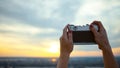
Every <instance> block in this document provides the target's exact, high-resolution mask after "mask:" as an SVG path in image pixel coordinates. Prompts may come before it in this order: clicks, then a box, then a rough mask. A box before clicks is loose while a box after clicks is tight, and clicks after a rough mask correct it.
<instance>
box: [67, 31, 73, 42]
mask: <svg viewBox="0 0 120 68" xmlns="http://www.w3.org/2000/svg"><path fill="white" fill-rule="evenodd" d="M68 39H69V41H70V42H73V40H72V32H71V31H70V32H69V33H68Z"/></svg>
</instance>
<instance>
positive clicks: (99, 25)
mask: <svg viewBox="0 0 120 68" xmlns="http://www.w3.org/2000/svg"><path fill="white" fill-rule="evenodd" d="M92 24H95V25H97V26H98V28H99V30H100V31H101V30H103V29H104V27H103V25H102V23H101V21H93V23H92Z"/></svg>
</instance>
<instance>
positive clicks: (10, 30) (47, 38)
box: [0, 0, 120, 56]
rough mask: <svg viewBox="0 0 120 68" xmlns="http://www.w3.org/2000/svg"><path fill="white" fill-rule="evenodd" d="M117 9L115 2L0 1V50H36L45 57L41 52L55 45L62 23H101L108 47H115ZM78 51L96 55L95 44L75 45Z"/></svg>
mask: <svg viewBox="0 0 120 68" xmlns="http://www.w3.org/2000/svg"><path fill="white" fill-rule="evenodd" d="M119 8H120V1H119V0H97V1H96V0H74V1H73V0H10V1H9V0H0V41H1V42H0V44H1V45H0V47H2V46H4V45H5V46H6V47H9V48H8V49H10V50H11V54H12V52H13V51H15V50H16V51H17V50H19V52H20V50H26V53H25V54H27V53H32V51H33V52H34V51H35V52H36V51H39V48H40V49H41V50H40V52H42V51H43V52H44V53H46V54H47V53H48V52H45V51H47V48H49V47H50V46H51V44H53V43H57V44H56V45H59V37H60V35H61V34H62V29H63V27H64V26H65V25H66V24H68V23H72V24H80V25H84V24H88V23H91V22H92V21H93V20H101V21H102V23H103V25H104V26H105V28H106V30H107V32H108V36H109V40H110V43H111V46H112V48H119V47H120V46H119V42H120V36H119V34H120V28H119V25H120V24H119V21H120V20H119V18H120V13H119V12H120V10H119ZM9 45H10V46H9ZM2 48H3V47H2ZM32 48H33V49H32ZM37 48H38V49H37ZM42 48H43V50H42ZM12 49H13V50H12ZM29 50H31V52H28V51H29ZM48 50H49V49H48ZM80 50H81V51H83V52H81V53H84V54H85V53H86V52H84V51H90V54H92V55H93V53H94V54H96V55H98V54H99V52H95V51H98V47H97V45H95V46H91V45H90V46H75V51H78V52H79V51H80ZM118 50H119V49H117V51H118ZM91 51H93V52H91ZM37 53H38V52H36V54H34V55H35V56H37ZM97 53H98V54H97ZM117 53H118V52H117ZM0 54H2V53H0ZM5 54H6V53H5ZM25 54H24V55H25ZM21 55H22V53H21ZM29 56H31V55H29ZM40 56H42V55H40ZM51 56H52V54H51Z"/></svg>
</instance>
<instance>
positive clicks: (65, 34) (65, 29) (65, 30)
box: [63, 25, 68, 38]
mask: <svg viewBox="0 0 120 68" xmlns="http://www.w3.org/2000/svg"><path fill="white" fill-rule="evenodd" d="M67 26H68V25H66V26H65V27H64V29H63V36H64V37H65V38H67Z"/></svg>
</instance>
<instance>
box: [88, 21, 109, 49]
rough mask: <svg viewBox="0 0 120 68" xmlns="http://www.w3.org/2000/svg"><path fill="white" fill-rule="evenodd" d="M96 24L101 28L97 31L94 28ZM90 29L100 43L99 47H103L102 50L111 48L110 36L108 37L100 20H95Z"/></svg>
mask: <svg viewBox="0 0 120 68" xmlns="http://www.w3.org/2000/svg"><path fill="white" fill-rule="evenodd" d="M94 24H95V25H97V26H98V28H99V30H98V31H96V29H95V28H94V26H93V25H94ZM90 30H91V31H92V32H93V34H94V37H95V41H96V43H97V44H98V45H99V49H101V50H106V49H108V50H109V49H111V47H110V44H109V41H108V38H107V33H106V30H105V28H104V27H103V25H102V23H101V22H100V21H94V22H93V23H92V24H91V25H90Z"/></svg>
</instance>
